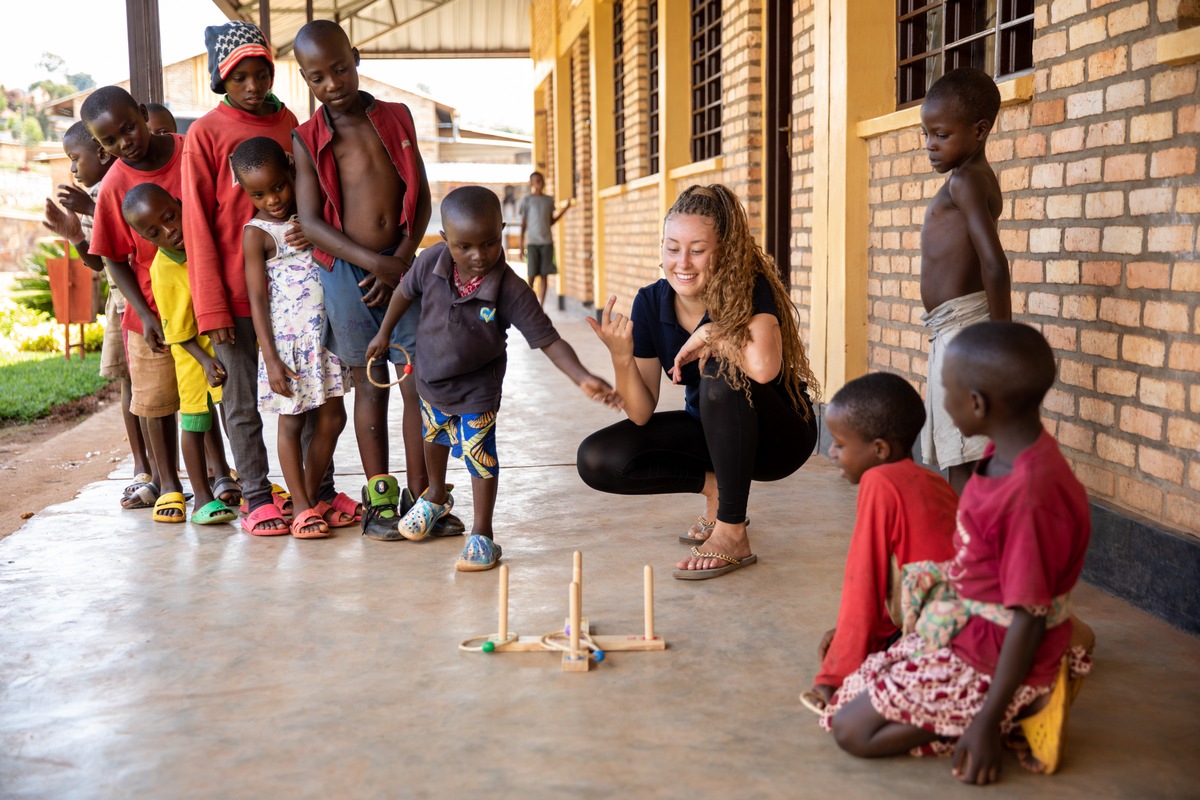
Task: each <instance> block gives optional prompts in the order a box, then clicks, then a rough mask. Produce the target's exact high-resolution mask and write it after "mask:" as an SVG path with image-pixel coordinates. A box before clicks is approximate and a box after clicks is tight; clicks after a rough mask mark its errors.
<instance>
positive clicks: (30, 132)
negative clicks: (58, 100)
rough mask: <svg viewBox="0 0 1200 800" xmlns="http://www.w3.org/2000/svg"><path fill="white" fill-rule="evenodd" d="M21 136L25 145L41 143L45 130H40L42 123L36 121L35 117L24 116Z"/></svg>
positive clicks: (44, 136)
mask: <svg viewBox="0 0 1200 800" xmlns="http://www.w3.org/2000/svg"><path fill="white" fill-rule="evenodd" d="M21 138H22V140H24V142H25V144H26V145H27V146H28V145H35V144H41V143H42V140H43V139H45V138H46V132H45V131H44V130H42V123H40V122H38V121H37V118H36V117H26V118H25V125H24V127H23V128H22V129H21Z"/></svg>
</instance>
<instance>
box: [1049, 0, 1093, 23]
mask: <svg viewBox="0 0 1200 800" xmlns="http://www.w3.org/2000/svg"><path fill="white" fill-rule="evenodd" d="M1087 7H1088V6H1087V0H1054V2H1052V3H1050V21H1051V22H1055V23H1057V22H1062V21H1063V20H1064V19H1070V18H1071V17H1074V16H1078V15H1079V14H1082V13H1083V12H1085V11H1087Z"/></svg>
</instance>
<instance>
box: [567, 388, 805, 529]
mask: <svg viewBox="0 0 1200 800" xmlns="http://www.w3.org/2000/svg"><path fill="white" fill-rule="evenodd" d="M750 395H751V399H752V400H753V404H752V403H751V401H750V400H748V399H747V397H746V394H745V392H743V391H742V390H741V389H734V388H732V387H731V386H730V385H729V383H728V382H727V381H726V380H724V379H721V378H710V377H708V376H706V377H704V378H703V379H702V380H701V382H700V419H696V418H695V417H693V416H692V415H691V414H689V413H688V412H686V411H664V412H660V413H657V414H654V415H652V416H651V417H650V420H649V421H648V422H647V423H646V424H645V425H635V424H634V423H633V422H631V421H629V420H624V421H623V422H618V423H617V424H615V425H610V426H608V427H607V428H602V429H601V430H598V431H596V432H595V433H593V434H592V435H591V436H589V437H587V438H586V439H584V440H583V442H582V443H581V444H580V445H579V454H578V459H577V461H576V464H577V468H578V469H579V477H581V478H583V482H584V483H586V484H587V485H588V486H590V487H592V488H593V489H597V490H599V491H601V492H609V493H611V494H673V493H682V492H691V493H698V492H700V490H701V489H703V488H704V474H705V473H706V472H714V473H716V476H717V496H718V501H717V519H718V520H720V521H721V522H727V523H740V522H745V520H746V500H747V498H748V497H749V496H750V481H751V480H756V481H777V480H780V479H781V478H786V477H787V476H788V475H791V474H792V473H793V472H795V471H796V470H798V469H799V468H800V466H801V465H802V464H803V463H804V462H805V461H807V460H808V457H809V456H810V455H812V452H813V448H814V446H815V445H816V442H817V420H816V415H815V414H813V413H812V411H811V410H809V409H810V404H809V403H808V398H807V397H806V398H805V404H804V405H805V407H804V408H802V409H801V410H800V411H799V412H798V411H796V409H794V408H792V404H791V402H790V401H789V400H788V398H787V395H786V394H784V393H783V392H782V391H781V390H779V389H777V388H776V387H775V386H772V385H766V384H761V383H751V390H750ZM806 411H807V412H808V415H809V418H808V419H807V420H806V419H804V412H806Z"/></svg>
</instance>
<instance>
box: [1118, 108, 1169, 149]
mask: <svg viewBox="0 0 1200 800" xmlns="http://www.w3.org/2000/svg"><path fill="white" fill-rule="evenodd" d="M1174 122H1175V115H1174V114H1173V113H1172V112H1170V111H1160V112H1158V113H1157V114H1141V115H1139V116H1136V117H1134V118H1133V119H1132V120H1131V121H1130V123H1129V141H1131V142H1161V141H1163V140H1164V139H1170V138H1171V134H1172V133H1173V132H1174V130H1173V129H1174V127H1175V126H1174Z"/></svg>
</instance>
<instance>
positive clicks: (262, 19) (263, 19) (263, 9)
mask: <svg viewBox="0 0 1200 800" xmlns="http://www.w3.org/2000/svg"><path fill="white" fill-rule="evenodd" d="M258 29H259V30H260V31H262V35H263V37H264V38H265V39H266V40H267V43H268V44H269V43H270V42H271V0H259V3H258Z"/></svg>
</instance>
